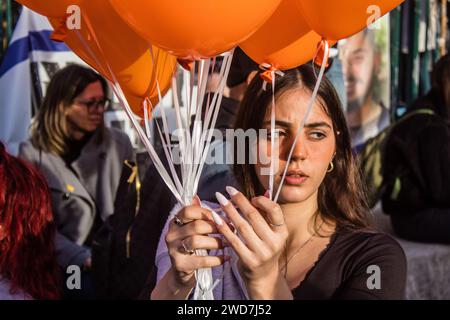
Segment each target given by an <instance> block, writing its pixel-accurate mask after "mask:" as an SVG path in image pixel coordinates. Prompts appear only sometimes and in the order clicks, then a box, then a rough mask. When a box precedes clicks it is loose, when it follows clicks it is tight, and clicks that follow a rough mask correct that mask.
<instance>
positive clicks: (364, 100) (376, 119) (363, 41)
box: [339, 17, 390, 147]
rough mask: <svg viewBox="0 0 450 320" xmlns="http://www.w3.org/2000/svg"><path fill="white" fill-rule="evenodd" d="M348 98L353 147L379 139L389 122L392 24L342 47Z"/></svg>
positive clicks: (384, 23)
mask: <svg viewBox="0 0 450 320" xmlns="http://www.w3.org/2000/svg"><path fill="white" fill-rule="evenodd" d="M339 52H340V58H341V61H342V71H343V74H344V82H345V89H346V94H347V106H346V107H347V108H346V117H347V122H348V125H349V128H350V133H351V136H352V145H353V146H354V147H357V146H360V145H362V144H363V143H364V142H365V141H367V139H369V138H371V137H373V136H375V135H377V134H378V133H379V132H380V131H381V130H383V129H384V128H385V127H386V126H387V125H389V121H390V111H389V96H390V92H389V89H390V81H389V80H390V62H389V20H388V18H387V17H384V18H382V19H381V20H380V21H379V22H378V23H375V24H374V25H372V26H371V27H370V28H367V29H365V30H363V31H361V32H360V33H358V34H356V35H354V36H352V37H350V38H348V39H346V40H344V41H342V43H341V44H340V45H339Z"/></svg>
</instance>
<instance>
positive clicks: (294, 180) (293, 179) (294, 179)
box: [284, 175, 308, 185]
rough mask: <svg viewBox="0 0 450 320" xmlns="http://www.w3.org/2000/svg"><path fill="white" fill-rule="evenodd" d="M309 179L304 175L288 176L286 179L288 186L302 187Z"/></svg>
mask: <svg viewBox="0 0 450 320" xmlns="http://www.w3.org/2000/svg"><path fill="white" fill-rule="evenodd" d="M307 179H308V176H302V175H286V177H285V178H284V180H285V183H286V184H290V185H301V184H303V183H304V182H305V181H306V180H307Z"/></svg>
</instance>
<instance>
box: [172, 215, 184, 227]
mask: <svg viewBox="0 0 450 320" xmlns="http://www.w3.org/2000/svg"><path fill="white" fill-rule="evenodd" d="M173 219H174V222H175V224H176V225H177V226H179V227H182V226H184V223H183V221H181V220H180V218H178V216H177V215H175V217H174V218H173Z"/></svg>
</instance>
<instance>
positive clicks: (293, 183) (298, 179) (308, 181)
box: [255, 89, 336, 203]
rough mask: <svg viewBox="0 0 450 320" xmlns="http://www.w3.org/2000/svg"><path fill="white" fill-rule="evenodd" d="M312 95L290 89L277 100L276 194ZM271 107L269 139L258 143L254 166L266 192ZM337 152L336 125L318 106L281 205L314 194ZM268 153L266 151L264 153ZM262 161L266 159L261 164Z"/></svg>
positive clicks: (301, 139) (268, 114)
mask: <svg viewBox="0 0 450 320" xmlns="http://www.w3.org/2000/svg"><path fill="white" fill-rule="evenodd" d="M310 98H311V93H310V92H308V91H306V90H303V89H300V90H299V89H291V90H288V91H286V92H284V93H283V94H282V95H281V96H280V97H279V98H278V99H277V100H276V106H275V110H276V112H275V113H276V117H275V120H276V122H275V128H276V131H277V135H278V139H275V147H274V150H273V151H274V157H275V159H276V160H275V170H274V172H275V174H274V194H275V193H276V192H277V190H278V186H279V185H280V182H281V178H282V175H283V170H284V168H285V166H286V165H287V158H288V156H289V151H290V149H291V146H292V145H293V143H294V139H295V135H296V133H297V131H298V129H299V127H300V124H301V122H302V120H303V118H304V116H305V113H306V109H307V104H308V102H309V100H310ZM271 109H272V108H271V105H270V106H268V108H267V109H266V114H265V117H264V122H263V127H262V128H263V129H267V131H268V133H269V139H265V137H260V138H259V140H258V148H259V153H260V154H263V155H265V159H264V158H262V157H260V156H258V158H257V159H258V160H257V164H256V165H255V169H256V174H257V176H258V179H259V181H260V182H261V184H262V185H263V186H264V188H265V189H269V175H267V172H268V168H269V167H270V163H268V161H267V160H270V157H271V154H272V150H271V143H270V120H271ZM335 150H336V139H335V135H334V130H333V123H332V121H331V119H330V117H329V116H328V115H327V113H326V112H325V110H324V109H323V107H322V106H321V105H320V104H319V103H318V101H317V100H316V103H315V104H314V106H313V109H312V112H311V113H310V115H309V118H308V119H307V121H306V124H305V127H304V128H303V131H302V133H301V135H300V137H299V139H298V140H297V144H296V146H295V148H294V151H293V153H292V158H291V161H290V163H289V164H288V171H287V174H286V179H285V181H284V184H283V188H282V190H281V193H280V196H279V202H280V203H296V202H302V201H305V200H306V199H308V198H310V197H311V196H313V195H315V194H316V192H317V190H318V188H319V186H320V184H321V183H322V181H323V179H324V178H325V175H326V174H327V170H328V168H329V164H330V162H331V161H332V159H333V157H334V154H335ZM265 151H266V152H265ZM261 159H264V160H263V161H261Z"/></svg>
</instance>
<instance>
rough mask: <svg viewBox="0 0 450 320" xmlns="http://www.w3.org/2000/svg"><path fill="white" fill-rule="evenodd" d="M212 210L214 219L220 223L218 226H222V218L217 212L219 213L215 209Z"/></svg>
mask: <svg viewBox="0 0 450 320" xmlns="http://www.w3.org/2000/svg"><path fill="white" fill-rule="evenodd" d="M211 212H212V217H213V220H214V222H215V223H216V224H217V225H218V226H221V225H222V223H223V222H222V218H221V217H220V216H219V215H218V214H217V213H215V212H214V211H211Z"/></svg>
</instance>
